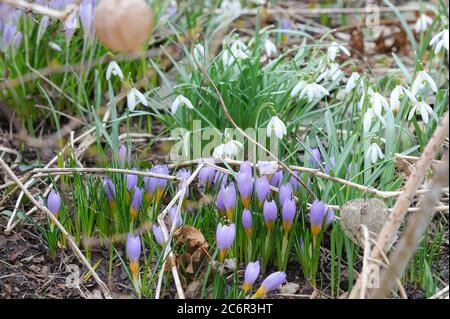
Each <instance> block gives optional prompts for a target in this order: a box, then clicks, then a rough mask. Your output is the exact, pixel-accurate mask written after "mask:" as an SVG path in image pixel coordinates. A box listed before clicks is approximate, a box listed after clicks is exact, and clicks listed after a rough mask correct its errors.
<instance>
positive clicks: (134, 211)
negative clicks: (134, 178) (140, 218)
mask: <svg viewBox="0 0 450 319" xmlns="http://www.w3.org/2000/svg"><path fill="white" fill-rule="evenodd" d="M141 203H142V190H141V189H140V188H139V187H136V188H135V189H134V193H133V198H132V199H131V208H130V214H131V218H132V219H135V218H136V217H137V215H138V213H139V207H141Z"/></svg>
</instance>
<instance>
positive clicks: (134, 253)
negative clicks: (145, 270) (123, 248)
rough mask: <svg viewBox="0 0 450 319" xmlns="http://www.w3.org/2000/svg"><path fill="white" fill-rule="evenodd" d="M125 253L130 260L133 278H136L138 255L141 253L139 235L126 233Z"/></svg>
mask: <svg viewBox="0 0 450 319" xmlns="http://www.w3.org/2000/svg"><path fill="white" fill-rule="evenodd" d="M127 255H128V259H129V261H130V270H131V273H132V275H133V277H134V278H137V275H138V271H139V256H140V255H141V238H140V237H139V235H136V236H135V235H134V234H132V233H129V234H128V238H127Z"/></svg>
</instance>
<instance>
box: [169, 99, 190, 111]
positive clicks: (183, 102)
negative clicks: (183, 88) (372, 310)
mask: <svg viewBox="0 0 450 319" xmlns="http://www.w3.org/2000/svg"><path fill="white" fill-rule="evenodd" d="M182 105H185V106H186V107H187V108H188V109H191V110H192V109H193V108H194V106H193V105H192V103H191V101H189V99H188V98H187V97H185V96H183V95H178V96H177V97H176V98H175V100H174V101H173V103H172V106H171V107H170V110H171V112H172V114H175V113H176V112H177V110H178V108H179V107H180V106H182Z"/></svg>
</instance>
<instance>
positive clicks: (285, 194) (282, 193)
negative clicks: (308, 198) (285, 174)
mask: <svg viewBox="0 0 450 319" xmlns="http://www.w3.org/2000/svg"><path fill="white" fill-rule="evenodd" d="M291 198H292V185H291V183H286V184H284V185H281V187H280V190H279V191H278V200H279V203H280V205H281V206H283V205H284V202H285V201H286V200H290V199H291Z"/></svg>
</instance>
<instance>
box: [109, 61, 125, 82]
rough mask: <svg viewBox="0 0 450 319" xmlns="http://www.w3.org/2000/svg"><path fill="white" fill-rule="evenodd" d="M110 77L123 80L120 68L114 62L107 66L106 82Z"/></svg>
mask: <svg viewBox="0 0 450 319" xmlns="http://www.w3.org/2000/svg"><path fill="white" fill-rule="evenodd" d="M111 75H114V76H118V77H119V78H120V79H121V80H123V73H122V70H121V69H120V66H119V65H118V64H117V62H116V61H111V62H109V64H108V68H107V69H106V80H107V81H109V80H110V79H111Z"/></svg>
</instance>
